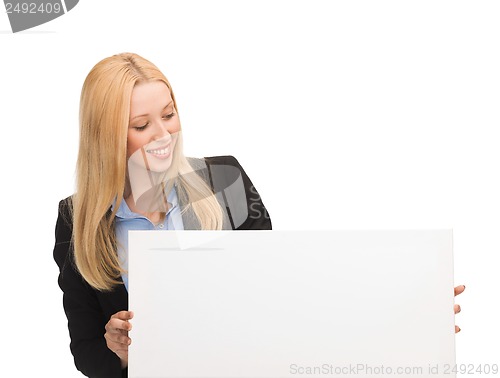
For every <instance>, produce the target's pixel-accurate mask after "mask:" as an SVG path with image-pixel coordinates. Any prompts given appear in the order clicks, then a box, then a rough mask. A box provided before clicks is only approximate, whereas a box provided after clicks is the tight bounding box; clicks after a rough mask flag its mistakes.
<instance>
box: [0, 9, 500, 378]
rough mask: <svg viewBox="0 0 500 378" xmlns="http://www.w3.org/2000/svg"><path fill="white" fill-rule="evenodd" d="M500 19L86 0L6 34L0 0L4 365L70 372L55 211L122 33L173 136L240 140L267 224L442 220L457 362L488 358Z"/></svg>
mask: <svg viewBox="0 0 500 378" xmlns="http://www.w3.org/2000/svg"><path fill="white" fill-rule="evenodd" d="M499 18H500V5H499V4H498V3H497V2H495V1H481V2H463V1H456V0H455V1H436V0H434V1H418V2H417V1H413V2H408V1H400V0H398V1H262V2H259V1H252V2H247V1H144V0H143V1H129V0H127V1H124V0H120V1H118V0H107V1H98V0H82V1H80V3H79V4H78V5H77V6H76V7H75V8H74V9H73V10H71V11H70V12H69V13H68V14H66V15H64V16H63V17H60V18H58V19H56V20H54V21H52V22H50V23H47V24H44V25H41V26H38V27H36V28H34V29H31V30H28V31H25V32H21V33H16V34H12V33H11V31H10V26H9V23H8V19H7V15H6V14H5V13H1V14H0V31H1V33H0V54H1V58H0V68H1V71H0V72H1V78H2V79H1V82H0V104H1V105H0V106H1V113H0V119H1V130H2V137H1V141H2V148H1V149H0V159H1V160H0V161H1V169H2V185H1V188H0V191H1V192H0V195H1V199H2V203H3V211H2V213H3V217H2V221H1V222H2V227H1V230H2V231H1V235H2V240H3V252H4V253H3V261H2V263H1V264H0V288H1V290H2V292H1V293H2V304H1V309H2V310H1V311H0V324H1V326H2V345H3V347H2V350H4V351H6V352H3V358H2V361H3V362H2V364H1V366H0V375H2V376H4V375H6V376H10V377H31V376H36V375H37V373H38V372H40V371H42V372H45V373H46V374H45V375H47V376H48V375H50V376H52V377H78V376H81V375H80V374H79V373H78V372H76V370H75V368H74V365H73V361H72V357H71V354H70V352H69V347H68V344H69V337H68V332H67V327H66V317H65V315H64V312H63V308H62V293H61V291H60V290H59V288H58V286H57V274H58V269H57V266H56V264H55V262H54V261H53V259H52V249H53V246H54V226H55V221H56V217H57V204H58V201H59V200H60V199H62V198H64V197H66V196H68V195H70V194H71V193H72V192H73V190H74V167H75V161H76V155H77V146H78V145H77V142H78V102H79V95H80V90H81V86H82V84H83V81H84V79H85V76H86V75H87V73H88V72H89V70H90V69H91V68H92V67H93V66H94V64H96V63H97V62H98V61H99V60H101V59H103V58H105V57H107V56H109V55H112V54H115V53H119V52H124V51H132V52H136V53H138V54H140V55H142V56H144V57H145V58H147V59H149V60H151V61H152V62H153V63H155V64H156V65H157V66H158V67H159V68H160V69H161V70H162V71H163V72H164V73H165V74H166V76H167V77H168V78H169V80H170V82H171V84H172V86H173V88H174V92H175V95H176V98H177V101H178V105H179V111H180V117H181V122H182V127H183V130H184V135H185V136H184V138H185V152H186V155H188V156H197V157H202V156H214V155H234V156H235V157H236V158H237V159H238V160H239V162H240V163H241V165H242V166H243V167H244V168H245V170H246V172H247V173H248V175H249V176H250V177H251V179H252V181H253V183H254V184H255V186H256V187H257V189H258V190H259V192H260V194H261V196H262V198H263V200H264V203H265V205H266V207H267V208H268V210H269V212H270V214H271V217H272V221H273V227H274V228H275V229H280V230H285V229H318V228H320V229H351V228H353V229H373V228H377V229H387V228H403V229H404V228H453V230H454V256H455V282H456V284H457V285H458V284H462V283H464V284H466V285H467V290H466V292H465V293H464V294H463V295H461V296H460V297H459V299H457V302H458V303H460V304H461V305H462V309H463V310H462V313H461V314H460V315H459V316H457V324H459V325H460V327H461V328H462V332H461V333H460V334H458V335H457V362H458V363H463V364H469V363H470V364H475V367H477V366H478V365H479V364H492V363H500V358H499V355H500V354H499V352H500V346H499V341H498V340H500V331H499V329H498V325H497V319H498V311H499V307H500V306H499V305H498V295H497V293H498V290H497V286H498V283H499V281H500V279H499V278H498V266H499V264H498V263H499V260H500V259H499V257H498V255H499V253H500V240H499V237H498V236H499V230H500V216H499V214H500V179H499V173H500V148H499V147H498V145H499V140H500V136H498V133H497V132H496V130H497V129H498V126H499V121H500V112H499V104H500V69H499V67H500V50H499V48H498V46H499V39H500V23H498V19H499ZM367 289H368V290H369V288H367ZM415 311H425V309H419V308H415ZM6 373H8V375H7V374H6ZM476 375H478V376H481V374H477V373H476ZM482 375H484V374H482Z"/></svg>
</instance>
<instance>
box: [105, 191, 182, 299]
mask: <svg viewBox="0 0 500 378" xmlns="http://www.w3.org/2000/svg"><path fill="white" fill-rule="evenodd" d="M167 202H168V212H167V214H166V216H165V220H164V221H163V223H159V224H157V225H155V224H154V223H152V222H151V221H150V220H149V219H148V218H146V217H145V216H144V215H141V214H137V213H134V212H133V211H132V210H130V208H129V207H128V205H127V203H126V202H125V200H123V201H122V203H121V204H120V207H119V208H118V211H117V212H116V222H115V232H116V241H117V242H118V260H119V261H120V265H121V267H122V268H123V269H125V273H123V274H122V279H123V283H124V284H125V288H126V289H127V291H128V274H127V271H128V232H129V230H184V223H183V222H182V216H181V209H180V206H179V203H178V200H177V192H176V191H175V188H172V190H171V191H170V193H169V194H168V196H167ZM111 208H112V209H113V210H114V208H115V202H113V205H112V207H111Z"/></svg>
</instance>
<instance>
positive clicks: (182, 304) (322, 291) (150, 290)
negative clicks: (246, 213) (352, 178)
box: [129, 230, 455, 378]
mask: <svg viewBox="0 0 500 378" xmlns="http://www.w3.org/2000/svg"><path fill="white" fill-rule="evenodd" d="M129 253H130V256H129V309H130V310H131V311H134V314H135V316H134V319H133V320H132V324H133V329H132V331H131V332H130V337H131V339H132V344H131V346H130V347H129V377H131V378H146V377H148V378H150V377H151V378H152V377H193V378H194V377H238V378H240V377H241V378H243V377H245V378H250V377H252V378H256V377H274V378H276V377H297V376H307V377H325V376H332V377H333V376H335V377H358V378H359V377H395V376H396V377H402V376H407V377H414V376H419V377H433V378H437V377H454V376H455V374H453V372H452V369H453V366H454V364H455V335H454V311H453V304H454V297H453V294H454V293H453V255H452V232H451V230H433V231H326V230H322V231H194V230H193V231H191V230H189V231H131V232H130V234H129Z"/></svg>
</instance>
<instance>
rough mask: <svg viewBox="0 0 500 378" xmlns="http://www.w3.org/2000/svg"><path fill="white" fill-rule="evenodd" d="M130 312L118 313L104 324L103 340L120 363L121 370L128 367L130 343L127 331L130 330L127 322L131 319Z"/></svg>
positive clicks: (131, 314) (132, 314) (130, 325)
mask: <svg viewBox="0 0 500 378" xmlns="http://www.w3.org/2000/svg"><path fill="white" fill-rule="evenodd" d="M133 316H134V313H133V312H132V311H119V312H117V313H116V314H114V315H112V316H111V318H110V319H109V322H108V323H107V324H106V327H105V328H106V333H105V334H104V338H105V339H106V344H107V345H108V348H109V349H110V350H111V351H113V352H114V353H115V354H116V355H117V356H118V357H120V360H121V362H122V369H125V368H126V367H127V366H128V346H129V345H130V343H131V342H132V340H130V338H129V337H128V331H130V330H131V329H132V324H130V323H129V320H130V319H132V318H133Z"/></svg>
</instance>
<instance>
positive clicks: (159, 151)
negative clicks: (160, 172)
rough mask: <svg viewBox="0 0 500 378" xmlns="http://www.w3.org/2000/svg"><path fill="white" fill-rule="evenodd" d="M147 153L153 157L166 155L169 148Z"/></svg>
mask: <svg viewBox="0 0 500 378" xmlns="http://www.w3.org/2000/svg"><path fill="white" fill-rule="evenodd" d="M147 152H148V153H150V154H154V155H166V154H167V153H168V152H169V147H167V148H162V149H161V150H147Z"/></svg>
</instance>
